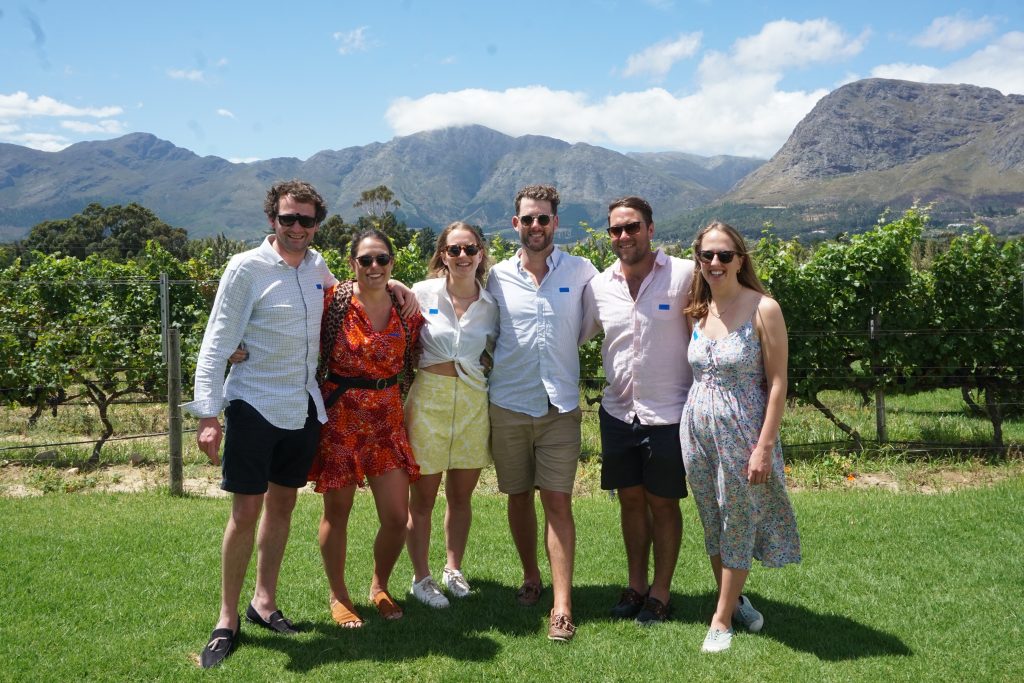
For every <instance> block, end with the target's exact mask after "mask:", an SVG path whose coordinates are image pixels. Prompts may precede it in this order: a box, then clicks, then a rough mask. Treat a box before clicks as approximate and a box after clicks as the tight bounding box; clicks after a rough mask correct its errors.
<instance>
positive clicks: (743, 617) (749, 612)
mask: <svg viewBox="0 0 1024 683" xmlns="http://www.w3.org/2000/svg"><path fill="white" fill-rule="evenodd" d="M732 620H733V621H737V622H739V624H740V626H742V627H743V628H745V629H747V630H748V631H750V632H751V633H757V632H758V631H760V630H761V627H762V626H764V615H763V614H761V613H760V612H758V611H757V610H756V609H754V606H753V605H751V604H750V600H748V599H747V598H746V597H745V596H743V595H741V596H740V601H739V602H738V603H737V604H736V609H734V610H733V612H732Z"/></svg>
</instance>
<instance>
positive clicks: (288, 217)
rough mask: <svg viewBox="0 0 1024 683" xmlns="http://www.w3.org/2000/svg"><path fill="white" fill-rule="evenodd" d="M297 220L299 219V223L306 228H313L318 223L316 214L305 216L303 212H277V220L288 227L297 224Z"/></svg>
mask: <svg viewBox="0 0 1024 683" xmlns="http://www.w3.org/2000/svg"><path fill="white" fill-rule="evenodd" d="M295 221H298V222H299V225H301V226H302V227H304V228H312V227H313V226H314V225H316V216H303V215H302V214H301V213H279V214H277V222H278V223H280V224H281V225H282V226H284V227H286V228H290V227H292V226H293V225H295Z"/></svg>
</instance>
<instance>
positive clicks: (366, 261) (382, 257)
mask: <svg viewBox="0 0 1024 683" xmlns="http://www.w3.org/2000/svg"><path fill="white" fill-rule="evenodd" d="M374 261H376V262H377V265H378V266H380V267H381V268H383V267H384V266H386V265H387V264H389V263H391V254H377V255H376V256H370V255H369V254H363V255H362V256H356V263H358V264H359V265H361V266H362V267H363V268H369V267H370V266H372V265H373V263H374Z"/></svg>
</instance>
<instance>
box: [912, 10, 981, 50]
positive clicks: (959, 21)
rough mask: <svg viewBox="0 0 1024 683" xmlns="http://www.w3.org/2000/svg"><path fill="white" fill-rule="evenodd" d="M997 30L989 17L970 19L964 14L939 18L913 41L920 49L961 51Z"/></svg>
mask: <svg viewBox="0 0 1024 683" xmlns="http://www.w3.org/2000/svg"><path fill="white" fill-rule="evenodd" d="M995 30H996V24H995V22H994V21H993V20H992V19H989V18H988V17H982V18H980V19H968V18H967V17H966V16H964V15H963V14H962V13H961V14H957V15H955V16H947V17H937V18H936V19H934V20H933V21H932V23H931V24H929V25H928V28H926V29H925V30H924V31H923V32H922V33H920V34H919V35H917V36H914V38H912V39H911V41H910V43H911V44H912V45H917V46H918V47H935V48H939V49H940V50H959V49H960V48H962V47H964V46H966V45H970V44H971V43H973V42H975V41H978V40H981V39H982V38H984V37H985V36H988V35H990V34H991V33H992V32H993V31H995Z"/></svg>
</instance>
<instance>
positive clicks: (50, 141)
mask: <svg viewBox="0 0 1024 683" xmlns="http://www.w3.org/2000/svg"><path fill="white" fill-rule="evenodd" d="M6 142H13V143H14V144H16V145H22V146H23V147H31V148H32V149H38V150H40V151H43V152H59V151H61V150H62V149H64V148H65V147H67V146H68V145H70V144H71V141H70V140H68V139H67V138H66V137H64V136H63V135H56V134H54V133H21V134H20V135H13V136H10V137H8V138H7V139H6Z"/></svg>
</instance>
